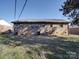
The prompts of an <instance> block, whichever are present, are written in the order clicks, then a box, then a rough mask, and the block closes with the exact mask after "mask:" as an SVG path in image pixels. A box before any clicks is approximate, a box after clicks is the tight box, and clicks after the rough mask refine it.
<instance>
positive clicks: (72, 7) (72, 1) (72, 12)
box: [60, 0, 79, 25]
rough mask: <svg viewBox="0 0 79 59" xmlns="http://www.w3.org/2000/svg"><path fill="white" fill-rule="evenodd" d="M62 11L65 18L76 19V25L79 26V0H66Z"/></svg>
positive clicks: (74, 21)
mask: <svg viewBox="0 0 79 59" xmlns="http://www.w3.org/2000/svg"><path fill="white" fill-rule="evenodd" d="M60 11H63V15H64V16H68V17H71V18H72V19H74V20H73V21H72V22H73V23H74V24H78V25H79V0H66V1H65V2H64V3H63V5H62V8H61V9H60Z"/></svg>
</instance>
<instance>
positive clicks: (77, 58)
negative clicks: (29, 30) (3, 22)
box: [3, 36, 79, 59]
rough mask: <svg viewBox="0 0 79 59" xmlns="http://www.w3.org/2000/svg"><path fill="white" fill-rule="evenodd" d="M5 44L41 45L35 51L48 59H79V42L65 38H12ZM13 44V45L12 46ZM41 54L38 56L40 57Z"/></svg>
mask: <svg viewBox="0 0 79 59" xmlns="http://www.w3.org/2000/svg"><path fill="white" fill-rule="evenodd" d="M3 43H4V44H9V45H11V44H15V45H14V46H16V45H17V46H19V45H32V46H33V45H40V47H39V48H38V49H35V51H37V52H38V51H40V52H42V53H43V54H44V55H45V57H46V58H47V59H79V42H73V41H64V38H59V37H47V36H32V37H20V36H16V37H10V38H9V39H8V41H7V40H5V41H3ZM10 43H11V44H10ZM40 52H38V54H39V55H40Z"/></svg>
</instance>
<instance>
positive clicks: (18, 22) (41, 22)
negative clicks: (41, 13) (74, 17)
mask: <svg viewBox="0 0 79 59" xmlns="http://www.w3.org/2000/svg"><path fill="white" fill-rule="evenodd" d="M12 23H14V24H49V23H50V24H68V23H70V22H63V21H61V22H53V21H13V22H12Z"/></svg>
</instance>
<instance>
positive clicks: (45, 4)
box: [0, 0, 67, 22]
mask: <svg viewBox="0 0 79 59" xmlns="http://www.w3.org/2000/svg"><path fill="white" fill-rule="evenodd" d="M24 1H25V0H17V6H16V7H17V8H16V19H17V18H18V16H19V14H20V12H21V9H22V7H23V4H24ZM64 1H65V0H27V4H26V6H25V8H24V11H23V13H22V15H21V17H20V19H67V17H65V16H63V15H62V12H60V11H59V9H60V8H61V5H62V4H63V2H64ZM14 4H15V0H0V18H3V19H5V20H7V21H8V22H11V21H14V20H15V18H14V6H15V5H14Z"/></svg>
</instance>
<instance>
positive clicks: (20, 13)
mask: <svg viewBox="0 0 79 59" xmlns="http://www.w3.org/2000/svg"><path fill="white" fill-rule="evenodd" d="M26 3H27V0H25V3H24V5H23V8H22V10H21V12H20V14H19V16H18V20H19V18H20V17H21V15H22V13H23V11H24V8H25V6H26Z"/></svg>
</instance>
